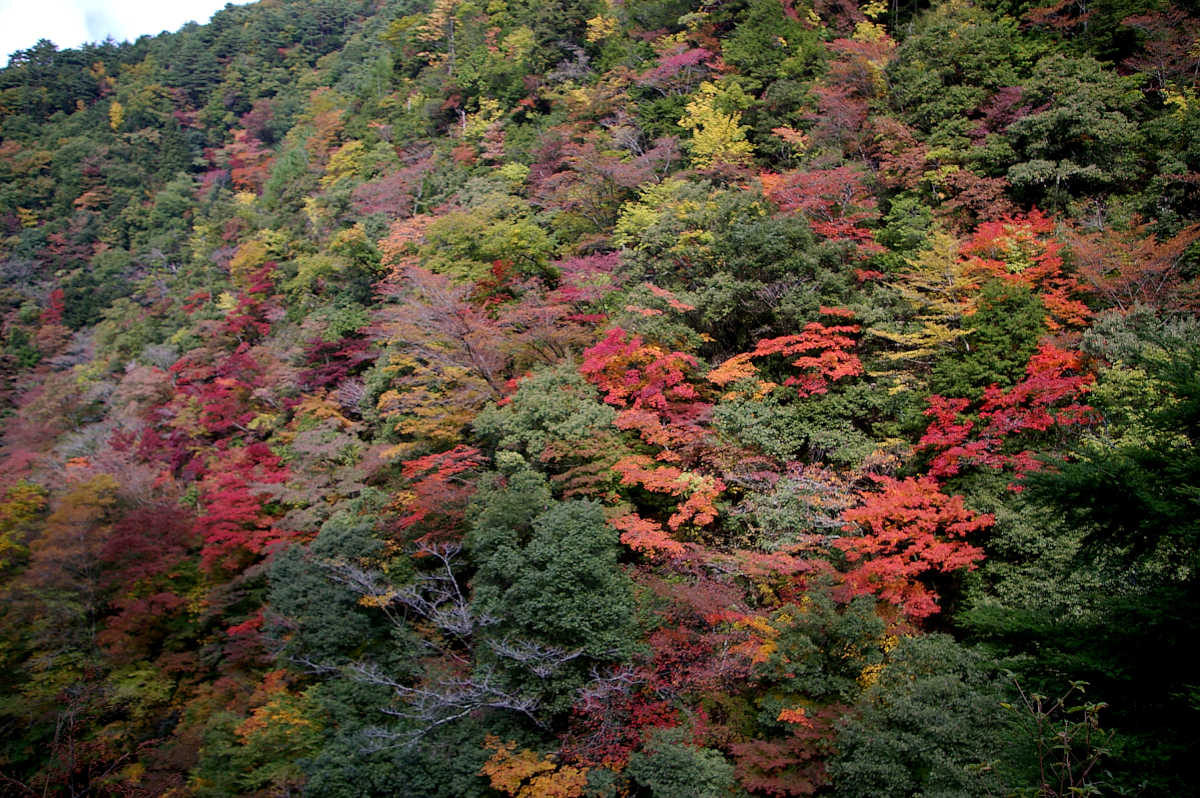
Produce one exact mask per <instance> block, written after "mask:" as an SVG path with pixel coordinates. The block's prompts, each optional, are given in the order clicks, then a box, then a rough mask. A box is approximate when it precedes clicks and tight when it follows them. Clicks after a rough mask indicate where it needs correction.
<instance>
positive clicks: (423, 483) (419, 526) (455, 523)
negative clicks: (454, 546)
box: [397, 446, 485, 542]
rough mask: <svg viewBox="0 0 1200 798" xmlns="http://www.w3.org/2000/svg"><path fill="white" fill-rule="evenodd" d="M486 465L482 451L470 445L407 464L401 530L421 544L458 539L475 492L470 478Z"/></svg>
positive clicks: (427, 456)
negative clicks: (405, 492) (406, 490)
mask: <svg viewBox="0 0 1200 798" xmlns="http://www.w3.org/2000/svg"><path fill="white" fill-rule="evenodd" d="M484 462H485V461H484V458H483V455H482V454H481V453H480V451H479V450H478V449H475V448H472V447H470V446H455V447H454V448H453V449H451V450H449V451H446V452H438V453H436V454H428V455H425V456H424V457H418V458H416V459H414V460H408V461H406V462H404V463H403V464H402V465H401V474H402V475H403V477H404V478H405V479H406V480H408V481H409V490H408V493H407V494H405V495H404V496H403V497H402V498H401V499H400V500H399V502H398V508H397V509H399V510H400V512H401V513H402V515H401V517H400V520H399V521H398V523H397V526H398V528H399V530H400V531H401V532H402V533H403V534H404V535H405V536H406V537H416V538H418V539H419V540H420V541H421V542H438V541H443V540H448V539H454V538H457V537H459V536H460V535H461V533H462V525H463V519H464V518H465V517H466V511H467V503H468V502H469V501H470V498H471V495H472V494H473V493H474V492H475V485H474V482H473V480H472V479H471V478H470V477H471V475H472V473H473V472H474V471H476V470H477V469H479V467H480V466H482V465H483V464H484Z"/></svg>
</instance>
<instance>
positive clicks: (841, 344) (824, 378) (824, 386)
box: [708, 307, 863, 397]
mask: <svg viewBox="0 0 1200 798" xmlns="http://www.w3.org/2000/svg"><path fill="white" fill-rule="evenodd" d="M821 315H823V316H832V317H840V318H843V319H852V318H854V314H853V312H851V311H849V310H846V309H844V308H827V307H822V308H821ZM860 330H861V327H860V326H859V325H857V324H832V325H826V324H822V323H821V322H818V321H812V322H809V323H808V324H806V325H804V330H803V331H802V332H801V333H799V334H798V335H784V336H781V337H779V338H769V339H766V340H762V341H759V342H758V343H757V344H756V345H755V347H754V349H753V350H752V351H750V352H743V353H742V354H739V355H734V356H733V357H731V358H729V359H728V360H726V361H725V362H724V363H722V364H721V365H720V366H718V367H717V368H715V369H713V370H712V371H710V372H709V373H708V380H709V382H712V383H714V384H716V385H720V386H722V387H724V386H725V385H728V384H730V383H731V382H735V381H737V380H742V379H746V378H748V377H752V376H755V375H756V374H757V373H758V372H757V369H756V368H755V367H754V365H753V364H752V363H751V361H753V360H755V359H757V358H764V357H768V356H770V355H782V356H783V357H785V358H795V359H794V360H792V365H793V366H795V367H797V368H800V369H803V370H804V373H802V374H800V375H798V376H791V377H788V378H787V379H786V380H785V381H784V384H785V385H790V386H795V388H796V391H797V392H798V393H799V394H800V396H804V397H808V396H815V395H817V394H823V393H826V392H828V390H829V385H830V383H833V382H837V381H838V380H842V379H845V378H847V377H856V376H858V375H860V374H862V373H863V365H862V361H861V360H859V358H858V355H856V354H854V353H853V352H851V351H849V350H850V349H851V348H853V347H854V346H855V345H856V344H857V341H856V340H855V339H854V338H853V337H851V336H854V335H857V334H858V333H859V331H860Z"/></svg>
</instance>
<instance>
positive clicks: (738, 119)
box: [678, 81, 754, 170]
mask: <svg viewBox="0 0 1200 798" xmlns="http://www.w3.org/2000/svg"><path fill="white" fill-rule="evenodd" d="M723 99H725V98H723V97H722V92H721V90H720V89H719V88H718V87H717V85H716V84H714V83H711V82H708V81H706V82H704V83H702V84H700V88H699V90H697V92H696V94H695V96H694V97H693V98H692V101H691V102H689V103H688V104H687V108H686V109H685V110H686V115H685V116H684V117H683V118H682V119H680V120H679V123H678V124H679V126H680V127H682V128H685V129H687V130H690V131H691V132H692V141H691V145H690V147H691V154H692V164H693V165H694V166H695V167H696V168H697V169H704V170H709V169H722V168H729V167H735V168H736V167H740V166H745V165H746V164H747V163H749V161H750V158H751V157H752V156H753V155H754V149H753V148H752V147H751V146H750V142H748V141H746V131H747V130H748V129H749V128H748V127H746V126H745V125H743V124H742V114H741V112H739V111H732V112H730V113H726V112H725V111H722V110H721V108H720V107H719V106H720V105H721V104H722V102H721V101H722V100H723Z"/></svg>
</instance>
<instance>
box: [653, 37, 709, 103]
mask: <svg viewBox="0 0 1200 798" xmlns="http://www.w3.org/2000/svg"><path fill="white" fill-rule="evenodd" d="M712 57H713V54H712V53H711V52H709V51H708V50H706V49H704V48H703V47H692V48H688V47H687V46H686V45H684V44H680V45H678V46H677V47H675V48H674V49H672V50H670V51H668V52H666V53H663V54H662V55H661V56H660V57H659V59H658V63H657V64H656V65H655V66H653V67H651V68H650V69H647V70H646V71H645V72H643V73H641V74H640V75H638V76H637V78H636V81H635V82H636V83H637V85H639V86H648V87H650V88H652V89H656V90H657V91H659V92H662V93H663V94H666V95H672V94H688V93H690V92H692V91H693V90H695V88H696V87H697V86H698V85H700V81H702V80H703V79H704V78H705V76H706V75H707V74H708V72H709V70H710V67H711V63H710V62H711V60H712Z"/></svg>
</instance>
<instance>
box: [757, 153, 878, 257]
mask: <svg viewBox="0 0 1200 798" xmlns="http://www.w3.org/2000/svg"><path fill="white" fill-rule="evenodd" d="M759 179H760V180H761V181H762V186H763V193H764V194H766V195H767V198H768V199H770V200H771V201H772V202H774V203H775V204H776V205H777V206H779V210H781V211H783V212H784V213H800V214H803V215H804V217H805V218H806V219H808V222H809V224H810V225H811V226H812V230H813V232H814V233H816V234H817V235H819V236H821V237H822V238H825V239H828V240H830V241H845V242H849V243H851V244H853V245H854V248H855V251H856V252H857V253H858V255H859V256H860V257H867V256H869V255H873V254H876V253H879V252H883V251H884V249H883V247H881V246H880V245H879V244H877V243H876V242H875V237H874V234H873V233H872V232H871V230H870V229H868V228H867V227H865V226H864V225H866V224H867V223H870V222H873V221H875V220H876V219H878V218H879V211H878V209H877V207H876V206H877V204H878V203H876V201H875V197H874V194H873V193H872V192H871V191H870V190H869V189H868V188H867V186H866V184H865V183H863V179H862V173H861V172H859V171H858V170H856V169H853V168H851V167H849V166H839V167H837V168H835V169H816V170H809V171H806V172H786V173H784V174H779V175H777V174H772V173H770V172H764V173H762V174H761V175H759Z"/></svg>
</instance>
